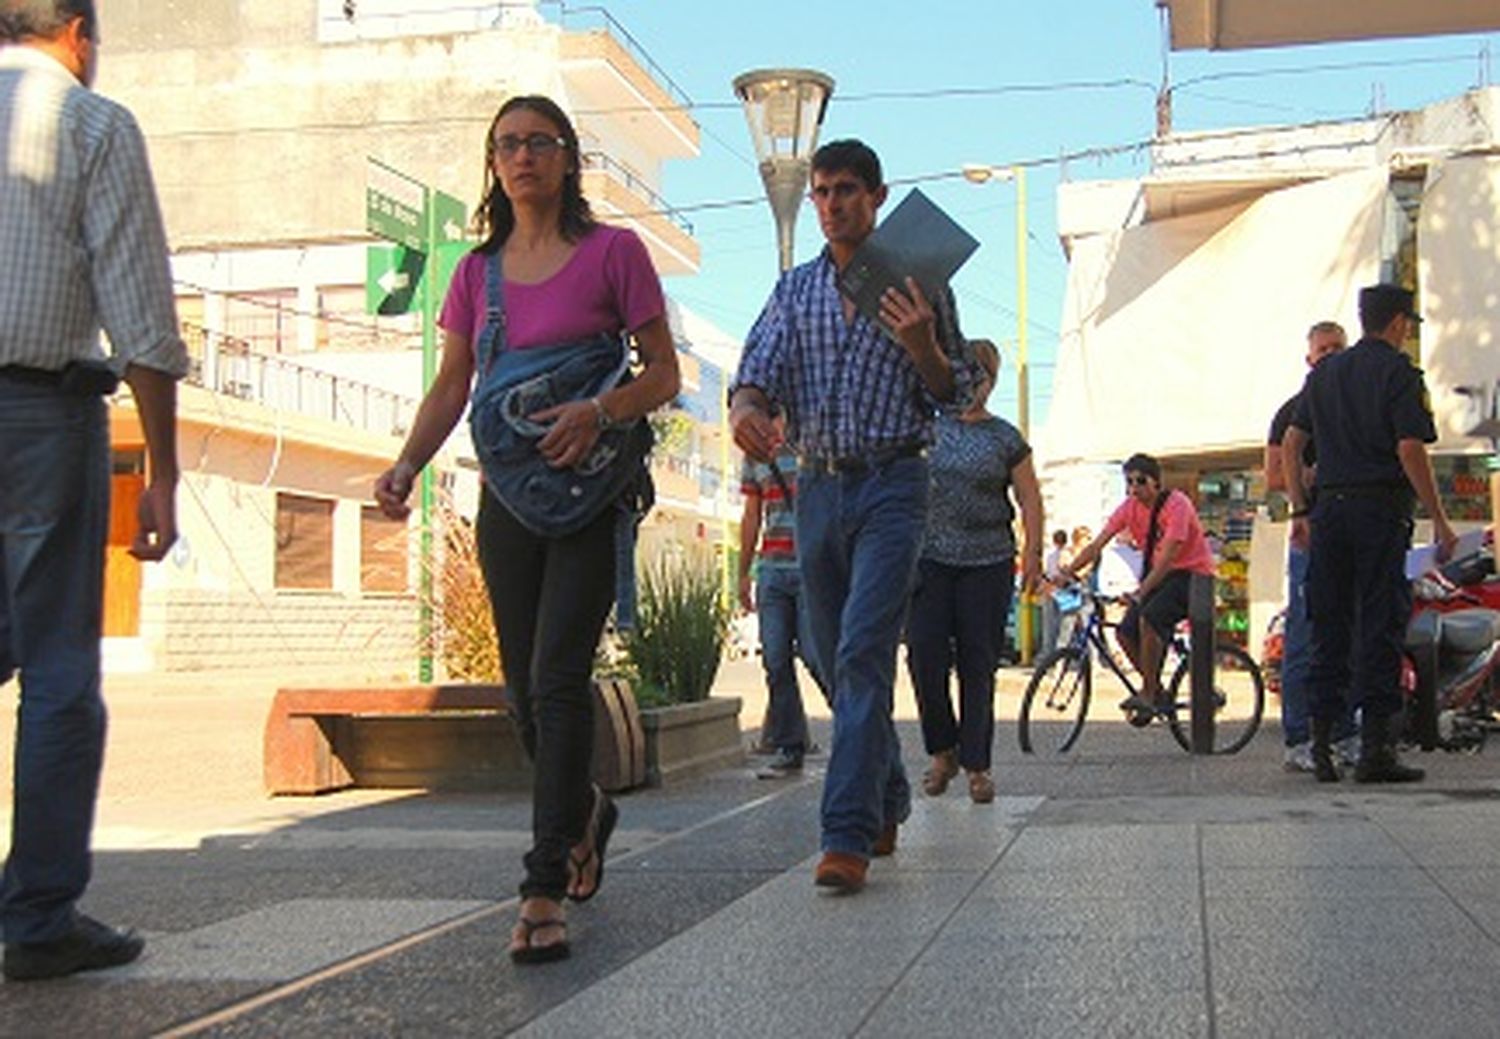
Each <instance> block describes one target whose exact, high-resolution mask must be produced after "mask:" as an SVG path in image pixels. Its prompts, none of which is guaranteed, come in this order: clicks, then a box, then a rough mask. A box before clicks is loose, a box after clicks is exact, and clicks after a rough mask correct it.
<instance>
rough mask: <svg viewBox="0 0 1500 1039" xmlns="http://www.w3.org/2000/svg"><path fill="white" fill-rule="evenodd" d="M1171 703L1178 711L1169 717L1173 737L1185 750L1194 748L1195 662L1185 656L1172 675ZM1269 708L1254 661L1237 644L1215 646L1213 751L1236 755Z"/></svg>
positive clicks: (1262, 682) (1264, 689)
mask: <svg viewBox="0 0 1500 1039" xmlns="http://www.w3.org/2000/svg"><path fill="white" fill-rule="evenodd" d="M1170 692H1171V695H1172V702H1173V703H1174V704H1176V710H1174V711H1173V712H1172V715H1171V717H1170V718H1169V719H1168V724H1169V726H1170V728H1171V730H1172V736H1173V738H1175V739H1176V740H1177V742H1178V744H1179V745H1180V746H1181V747H1182V749H1183V750H1186V751H1191V750H1192V749H1193V730H1192V716H1191V712H1192V693H1193V681H1192V661H1191V659H1190V658H1189V657H1183V658H1182V663H1181V664H1179V665H1177V673H1176V674H1174V675H1173V676H1172V686H1171V690H1170ZM1265 709H1266V686H1265V681H1264V680H1263V679H1262V678H1261V674H1260V668H1259V667H1258V666H1257V665H1256V663H1255V660H1254V659H1253V658H1252V657H1251V656H1250V654H1249V653H1246V652H1245V651H1244V650H1243V649H1241V648H1240V647H1238V646H1233V645H1224V646H1216V647H1214V744H1213V753H1215V754H1233V753H1235V752H1237V751H1238V750H1240V748H1242V747H1244V745H1245V744H1247V743H1249V742H1250V740H1251V739H1252V738H1253V737H1254V736H1255V732H1256V730H1257V729H1259V728H1260V719H1261V715H1262V714H1264V713H1265Z"/></svg>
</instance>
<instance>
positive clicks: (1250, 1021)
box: [1214, 975, 1500, 1039]
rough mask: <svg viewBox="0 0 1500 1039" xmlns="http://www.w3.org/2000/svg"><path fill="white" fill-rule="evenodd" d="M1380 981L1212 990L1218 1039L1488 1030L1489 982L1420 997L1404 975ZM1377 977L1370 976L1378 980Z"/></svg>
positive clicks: (1427, 1036) (1449, 1036)
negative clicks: (1270, 989) (1312, 986)
mask: <svg viewBox="0 0 1500 1039" xmlns="http://www.w3.org/2000/svg"><path fill="white" fill-rule="evenodd" d="M1379 976H1386V977H1388V978H1389V981H1388V983H1387V984H1384V985H1380V986H1376V985H1373V984H1370V982H1371V981H1373V980H1375V978H1367V979H1366V980H1365V983H1363V984H1356V985H1339V986H1328V987H1323V988H1319V989H1312V988H1292V989H1280V990H1278V991H1275V992H1261V991H1243V990H1240V991H1229V992H1222V991H1218V990H1216V991H1215V1001H1214V1002H1215V1006H1214V1012H1215V1025H1216V1028H1215V1034H1216V1035H1217V1036H1218V1037H1219V1039H1262V1037H1264V1036H1372V1037H1373V1036H1393V1037H1400V1036H1421V1037H1422V1039H1476V1037H1478V1036H1493V1035H1495V1034H1496V1028H1497V1026H1496V1022H1497V1021H1500V993H1497V992H1496V991H1495V988H1494V986H1493V985H1484V986H1478V985H1471V986H1468V987H1466V988H1459V989H1456V990H1455V989H1447V990H1443V991H1436V990H1435V991H1433V992H1432V993H1431V995H1430V998H1427V997H1424V994H1423V992H1422V991H1421V988H1420V985H1417V986H1414V985H1413V984H1412V983H1411V980H1412V979H1411V978H1410V977H1409V976H1408V977H1405V978H1403V977H1399V976H1396V975H1379ZM1379 976H1377V977H1379Z"/></svg>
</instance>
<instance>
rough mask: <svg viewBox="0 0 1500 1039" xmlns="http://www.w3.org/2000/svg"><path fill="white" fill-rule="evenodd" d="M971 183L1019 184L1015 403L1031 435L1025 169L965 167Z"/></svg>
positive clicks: (1023, 429)
mask: <svg viewBox="0 0 1500 1039" xmlns="http://www.w3.org/2000/svg"><path fill="white" fill-rule="evenodd" d="M964 179H965V180H967V181H968V182H969V183H971V184H984V183H987V182H988V181H990V180H991V179H994V180H1010V181H1014V182H1015V185H1016V396H1017V397H1018V398H1019V399H1018V401H1017V404H1016V418H1017V419H1018V421H1017V423H1016V424H1017V425H1018V426H1019V427H1020V429H1021V435H1022V436H1024V437H1026V438H1027V439H1028V440H1029V439H1030V438H1031V392H1030V391H1031V373H1030V371H1029V370H1028V368H1027V365H1026V297H1027V290H1026V169H1025V167H1022V166H979V165H971V166H965V167H964Z"/></svg>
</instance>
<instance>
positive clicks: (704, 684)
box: [621, 556, 729, 707]
mask: <svg viewBox="0 0 1500 1039" xmlns="http://www.w3.org/2000/svg"><path fill="white" fill-rule="evenodd" d="M722 593H723V589H722V588H721V587H720V584H719V578H718V574H717V573H716V571H715V570H714V569H713V567H712V566H710V565H709V564H708V563H706V562H704V561H702V560H695V559H688V558H682V557H675V558H674V557H665V556H664V557H662V558H661V559H659V560H657V562H656V563H654V564H652V565H650V566H648V567H646V568H644V570H643V571H642V573H641V576H640V590H639V600H638V603H637V608H636V626H635V628H634V629H632V630H630V631H626V632H623V633H622V634H621V641H622V643H623V645H624V648H625V655H626V658H627V660H628V661H629V664H630V669H631V670H632V671H633V672H634V675H635V680H636V698H637V700H638V702H639V703H640V704H641V705H642V706H647V707H649V706H656V705H661V704H679V703H696V702H697V701H699V700H706V699H707V698H708V691H709V689H710V688H711V687H712V686H713V684H714V676H715V675H717V674H718V671H719V661H720V659H721V658H722V656H723V653H724V644H725V641H726V639H727V637H728V634H729V609H728V607H727V606H726V605H725V603H724V598H723V594H722Z"/></svg>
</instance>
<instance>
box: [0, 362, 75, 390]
mask: <svg viewBox="0 0 1500 1039" xmlns="http://www.w3.org/2000/svg"><path fill="white" fill-rule="evenodd" d="M62 378H63V373H62V372H61V371H52V370H51V369H49V368H28V367H26V366H25V365H21V364H7V365H3V366H0V379H3V380H4V381H5V382H18V383H23V384H25V385H27V386H52V387H57V386H60V385H62Z"/></svg>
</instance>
